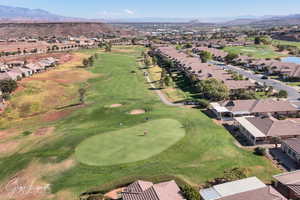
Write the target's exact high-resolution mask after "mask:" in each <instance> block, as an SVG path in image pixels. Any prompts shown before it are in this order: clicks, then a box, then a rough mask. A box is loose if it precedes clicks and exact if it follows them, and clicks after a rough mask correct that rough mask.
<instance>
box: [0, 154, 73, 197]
mask: <svg viewBox="0 0 300 200" xmlns="http://www.w3.org/2000/svg"><path fill="white" fill-rule="evenodd" d="M75 164H76V162H75V161H74V160H73V159H68V160H65V161H63V162H61V163H57V164H53V163H49V164H41V163H39V162H37V161H33V162H32V163H30V165H29V166H28V167H27V168H26V169H24V170H22V171H20V172H18V173H17V174H15V175H14V176H13V177H11V178H10V179H9V180H7V181H6V182H5V184H2V185H1V186H0V199H1V200H2V199H3V200H8V199H14V200H40V199H44V200H46V199H53V198H58V199H68V198H66V197H70V195H71V194H69V193H68V192H66V191H64V192H60V193H58V194H57V195H53V194H51V193H50V190H51V185H50V184H49V183H47V182H46V181H45V180H43V176H46V175H47V174H49V173H51V174H55V173H61V172H63V171H65V170H67V169H70V168H71V167H73V166H74V165H75Z"/></svg>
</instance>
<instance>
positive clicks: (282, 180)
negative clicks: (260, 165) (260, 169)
mask: <svg viewBox="0 0 300 200" xmlns="http://www.w3.org/2000/svg"><path fill="white" fill-rule="evenodd" d="M273 178H274V179H275V183H274V186H275V188H276V189H277V190H278V191H279V192H280V193H281V194H282V195H284V196H285V197H286V198H287V199H293V200H300V170H298V171H293V172H288V173H283V174H279V175H276V176H274V177H273Z"/></svg>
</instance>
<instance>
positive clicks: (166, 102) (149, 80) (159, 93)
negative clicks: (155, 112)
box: [144, 69, 184, 106]
mask: <svg viewBox="0 0 300 200" xmlns="http://www.w3.org/2000/svg"><path fill="white" fill-rule="evenodd" d="M144 73H145V74H147V76H145V77H146V79H147V82H148V83H149V85H150V86H151V88H153V90H154V91H155V93H156V94H157V95H158V96H159V98H160V100H161V101H162V102H163V103H164V104H166V105H168V106H183V105H184V104H183V103H173V102H171V101H169V100H168V99H167V98H166V96H165V95H164V94H163V93H162V92H161V91H160V90H158V89H157V87H156V86H155V85H154V84H153V81H152V80H151V79H150V76H149V72H148V71H147V70H145V69H144Z"/></svg>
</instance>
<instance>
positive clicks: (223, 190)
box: [200, 177, 286, 200]
mask: <svg viewBox="0 0 300 200" xmlns="http://www.w3.org/2000/svg"><path fill="white" fill-rule="evenodd" d="M200 195H201V197H202V199H204V200H286V198H285V197H283V196H282V195H281V194H280V193H279V192H277V191H276V190H275V189H274V188H273V187H271V186H267V185H265V184H264V183H263V182H262V181H260V180H259V179H258V178H256V177H251V178H246V179H242V180H237V181H233V182H228V183H224V184H220V185H215V186H213V187H211V188H207V189H202V190H200Z"/></svg>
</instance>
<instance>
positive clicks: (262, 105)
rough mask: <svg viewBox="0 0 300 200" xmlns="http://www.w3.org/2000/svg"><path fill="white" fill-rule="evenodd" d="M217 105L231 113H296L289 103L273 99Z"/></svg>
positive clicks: (226, 102) (228, 102) (229, 102)
mask: <svg viewBox="0 0 300 200" xmlns="http://www.w3.org/2000/svg"><path fill="white" fill-rule="evenodd" d="M219 104H220V105H221V106H224V107H226V108H227V109H228V110H230V111H232V112H239V111H247V112H249V113H272V112H286V111H290V112H294V111H298V108H296V106H294V105H292V104H291V103H290V102H289V101H284V100H273V99H259V100H255V99H252V100H236V101H231V100H229V101H223V102H220V103H219Z"/></svg>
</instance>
